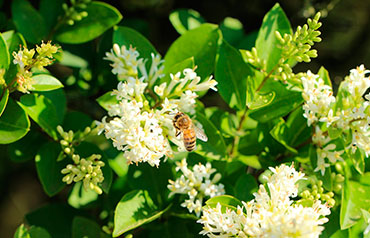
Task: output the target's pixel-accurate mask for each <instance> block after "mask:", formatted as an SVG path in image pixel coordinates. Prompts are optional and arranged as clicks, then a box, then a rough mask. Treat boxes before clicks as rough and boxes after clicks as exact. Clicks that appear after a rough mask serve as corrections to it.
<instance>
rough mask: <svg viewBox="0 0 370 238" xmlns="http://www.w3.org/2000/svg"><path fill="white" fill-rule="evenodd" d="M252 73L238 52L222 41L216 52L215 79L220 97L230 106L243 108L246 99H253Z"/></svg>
mask: <svg viewBox="0 0 370 238" xmlns="http://www.w3.org/2000/svg"><path fill="white" fill-rule="evenodd" d="M252 74H253V72H252V69H251V68H250V66H249V65H248V64H246V63H245V62H244V60H243V58H242V56H241V54H240V52H239V51H238V50H236V49H235V48H233V47H232V46H231V45H229V44H228V43H227V42H225V41H223V43H222V45H221V46H220V48H219V51H218V53H217V59H216V69H215V79H216V80H217V82H218V85H217V88H218V90H219V92H220V95H221V97H222V98H223V99H224V100H225V102H226V103H227V104H229V106H230V107H231V108H237V109H239V110H243V109H245V107H246V105H247V99H248V101H251V100H253V93H254V90H255V88H254V87H255V85H254V83H253V81H252V79H251V76H252Z"/></svg>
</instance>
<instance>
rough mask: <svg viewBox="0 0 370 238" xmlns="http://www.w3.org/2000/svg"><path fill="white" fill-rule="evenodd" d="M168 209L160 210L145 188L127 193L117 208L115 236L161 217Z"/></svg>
mask: <svg viewBox="0 0 370 238" xmlns="http://www.w3.org/2000/svg"><path fill="white" fill-rule="evenodd" d="M166 210H167V209H165V210H162V211H159V210H158V208H157V206H156V205H155V204H154V203H153V201H152V199H151V198H150V196H149V194H148V192H147V191H145V190H134V191H131V192H129V193H127V194H125V195H124V196H123V197H122V199H121V201H120V202H119V203H118V204H117V207H116V210H115V215H114V229H113V237H118V236H120V235H122V234H123V233H125V232H127V231H129V230H132V229H134V228H136V227H138V226H141V225H142V224H145V223H148V222H151V221H153V220H155V219H157V218H159V217H160V216H161V215H162V214H163V213H164V212H165V211H166Z"/></svg>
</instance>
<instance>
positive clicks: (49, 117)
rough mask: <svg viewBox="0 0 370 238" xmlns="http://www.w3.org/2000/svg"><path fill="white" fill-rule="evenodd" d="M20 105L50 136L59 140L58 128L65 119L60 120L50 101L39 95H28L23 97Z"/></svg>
mask: <svg viewBox="0 0 370 238" xmlns="http://www.w3.org/2000/svg"><path fill="white" fill-rule="evenodd" d="M20 105H21V106H22V107H23V109H24V110H25V111H26V112H27V114H28V115H29V116H30V117H31V118H32V119H33V120H34V121H35V122H36V123H37V124H38V125H39V126H40V127H41V128H42V129H43V130H44V131H45V132H46V133H47V134H48V135H49V136H51V137H52V138H53V139H54V140H57V139H58V133H57V131H56V127H57V126H58V125H61V124H62V123H61V122H62V121H63V118H58V114H57V111H56V108H55V106H54V104H53V103H52V101H51V100H50V99H48V98H47V97H45V96H44V95H39V94H37V93H32V94H26V95H23V96H22V97H21V100H20Z"/></svg>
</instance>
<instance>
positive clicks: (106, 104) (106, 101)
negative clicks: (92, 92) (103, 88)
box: [96, 92, 118, 111]
mask: <svg viewBox="0 0 370 238" xmlns="http://www.w3.org/2000/svg"><path fill="white" fill-rule="evenodd" d="M96 101H97V102H98V104H99V105H100V106H101V107H102V108H104V109H105V110H107V111H108V110H109V108H110V106H111V105H114V104H118V100H117V98H116V96H114V95H112V92H106V93H104V94H103V95H102V96H100V97H98V98H97V99H96Z"/></svg>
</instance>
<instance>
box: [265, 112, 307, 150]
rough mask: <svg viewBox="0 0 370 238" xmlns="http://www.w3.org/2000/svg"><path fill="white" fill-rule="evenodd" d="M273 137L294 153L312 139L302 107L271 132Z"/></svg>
mask: <svg viewBox="0 0 370 238" xmlns="http://www.w3.org/2000/svg"><path fill="white" fill-rule="evenodd" d="M270 134H271V136H272V137H274V139H275V140H277V141H278V142H280V143H281V144H282V145H283V146H284V147H285V148H287V149H288V150H289V151H291V152H293V153H296V154H297V153H298V151H297V150H296V149H295V148H294V147H296V146H299V145H300V144H302V143H304V142H305V141H306V140H308V139H309V138H310V137H311V129H310V128H309V127H308V126H307V120H306V118H304V117H303V109H302V107H299V108H297V110H295V111H294V112H292V113H291V114H290V115H289V117H288V120H287V122H285V121H284V120H283V119H281V121H280V122H279V123H278V124H276V125H275V127H274V128H273V129H272V130H271V131H270Z"/></svg>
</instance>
